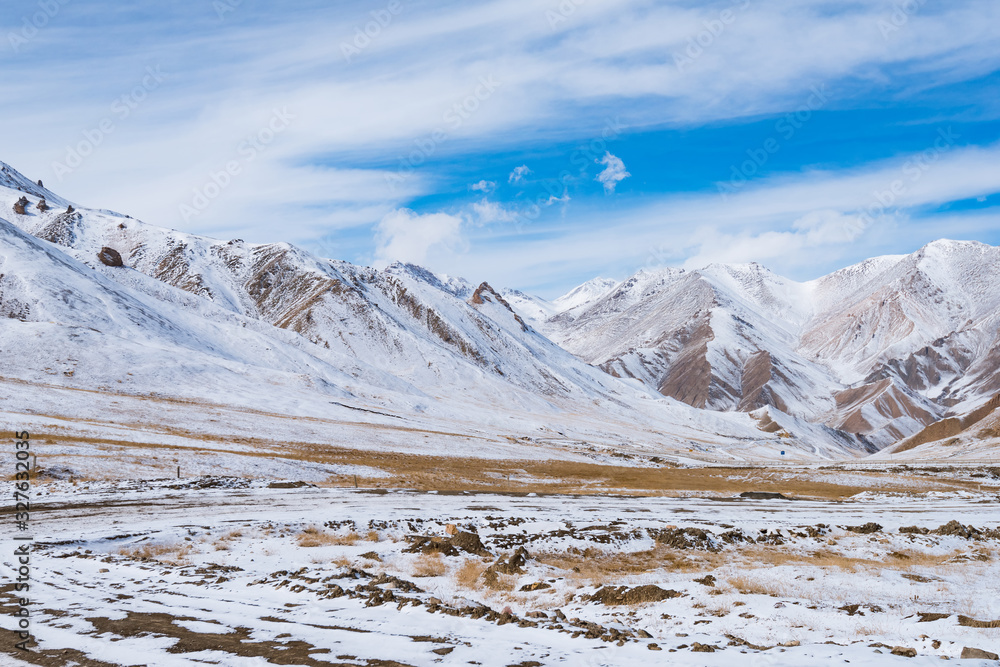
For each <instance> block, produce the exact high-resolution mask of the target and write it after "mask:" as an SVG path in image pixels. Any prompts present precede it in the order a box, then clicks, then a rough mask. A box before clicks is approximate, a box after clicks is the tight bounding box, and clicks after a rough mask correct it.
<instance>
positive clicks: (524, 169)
mask: <svg viewBox="0 0 1000 667" xmlns="http://www.w3.org/2000/svg"><path fill="white" fill-rule="evenodd" d="M530 173H531V170H530V169H528V165H526V164H522V165H521V166H520V167H514V171H512V172H510V176H508V177H507V181H508V182H509V183H520V182H521V181H523V180H524V177H525V176H527V175H528V174H530Z"/></svg>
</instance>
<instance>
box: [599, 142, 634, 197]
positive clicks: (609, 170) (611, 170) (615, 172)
mask: <svg viewBox="0 0 1000 667" xmlns="http://www.w3.org/2000/svg"><path fill="white" fill-rule="evenodd" d="M595 162H597V163H598V164H603V165H604V171H602V172H601V173H599V174H598V175H597V178H595V179H594V180H595V181H599V182H600V183H601V184H602V185H604V191H605V192H607V193H609V194H610V193H612V192H614V191H615V186H616V185H618V184H619V183H621V182H622V181H624V180H625V179H626V178H628V177H629V176H631V175H632V174H630V173H628V172H627V171H625V163H624V162H622V160H621V158H619V157H617V156H615V155H612V154H611V151H607V152H605V153H604V157H602V158H601V159H600V160H595Z"/></svg>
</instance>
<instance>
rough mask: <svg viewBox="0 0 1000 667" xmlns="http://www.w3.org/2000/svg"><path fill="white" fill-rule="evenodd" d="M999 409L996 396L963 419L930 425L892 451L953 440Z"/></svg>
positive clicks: (999, 396) (999, 399)
mask: <svg viewBox="0 0 1000 667" xmlns="http://www.w3.org/2000/svg"><path fill="white" fill-rule="evenodd" d="M997 408H1000V394H997V395H995V396H994V397H993V398H991V399H990V400H988V401H987V402H986V403H985V404H983V405H981V406H980V407H978V408H976V409H975V410H973V411H972V412H970V413H968V414H967V415H964V416H962V417H947V418H945V419H941V420H938V421H936V422H934V423H933V424H930V425H929V426H927V427H925V428H924V430H922V431H920V432H919V433H917V434H916V435H913V436H910V437H909V438H907V439H906V440H904V441H903V442H902V443H900V444H899V445H897V446H896V447H895V448H893V450H892V451H893V452H905V451H907V450H909V449H913V448H914V447H917V446H919V445H923V444H925V443H928V442H934V441H936V440H944V439H946V438H953V437H955V436H957V435H958V434H960V433H961V432H962V431H965V430H966V429H969V428H972V427H973V426H975V425H976V424H978V423H979V422H981V421H983V420H984V419H986V417H988V416H990V415H991V414H993V412H994V411H995V410H996V409H997Z"/></svg>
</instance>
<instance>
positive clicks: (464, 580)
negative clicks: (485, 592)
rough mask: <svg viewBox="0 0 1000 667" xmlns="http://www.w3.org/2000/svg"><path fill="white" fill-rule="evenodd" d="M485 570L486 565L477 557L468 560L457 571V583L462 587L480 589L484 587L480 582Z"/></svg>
mask: <svg viewBox="0 0 1000 667" xmlns="http://www.w3.org/2000/svg"><path fill="white" fill-rule="evenodd" d="M485 571H486V565H484V564H483V563H482V561H479V560H476V559H471V560H467V561H465V562H464V563H462V565H461V567H459V568H458V569H457V570H456V571H455V583H456V584H457V585H458V586H459V587H460V588H465V589H468V590H478V589H479V588H481V587H482V586H481V585H480V583H479V578H480V577H481V576H483V572H485Z"/></svg>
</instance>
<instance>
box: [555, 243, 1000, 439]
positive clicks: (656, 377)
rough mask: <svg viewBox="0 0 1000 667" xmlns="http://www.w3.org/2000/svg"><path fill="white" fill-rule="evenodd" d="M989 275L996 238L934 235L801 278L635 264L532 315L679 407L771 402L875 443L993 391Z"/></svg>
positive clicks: (993, 280)
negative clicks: (912, 248) (567, 306)
mask: <svg viewBox="0 0 1000 667" xmlns="http://www.w3.org/2000/svg"><path fill="white" fill-rule="evenodd" d="M998 284H1000V248H995V247H992V246H988V245H984V244H982V243H978V242H962V241H948V240H941V241H936V242H934V243H931V244H929V245H927V246H925V247H924V248H921V249H920V250H918V251H917V252H914V253H913V254H911V255H901V256H887V257H876V258H873V259H870V260H867V261H864V262H862V263H860V264H857V265H855V266H851V267H848V268H845V269H842V270H840V271H837V272H835V273H832V274H830V275H828V276H825V277H822V278H819V279H817V280H814V281H810V282H806V283H798V282H795V281H791V280H788V279H785V278H782V277H780V276H777V275H775V274H774V273H772V272H770V271H769V270H767V269H766V268H764V267H762V266H760V265H758V264H747V265H711V266H708V267H706V268H704V269H700V270H695V271H685V270H680V269H669V268H668V269H657V270H643V271H640V272H639V273H637V274H635V275H634V276H632V277H630V278H629V279H628V280H625V281H624V282H622V283H621V284H620V285H617V286H616V287H615V288H614V289H612V290H611V291H610V292H608V293H607V294H605V295H603V296H601V297H600V298H598V299H596V300H594V301H592V302H589V303H587V304H586V305H585V306H584V307H582V308H580V309H578V310H576V311H575V312H574V313H573V316H572V317H566V316H563V315H561V314H559V313H556V314H554V315H551V316H549V318H548V319H547V320H546V321H545V323H544V324H543V325H542V326H544V327H545V330H546V331H547V332H548V333H549V335H550V337H551V338H552V339H553V340H555V341H557V342H559V343H560V344H562V345H563V346H564V347H565V348H566V349H568V350H569V351H571V352H573V353H574V354H576V355H577V356H579V357H580V358H582V359H584V360H585V361H588V362H590V363H593V364H595V365H598V366H600V367H601V368H603V369H605V370H606V371H607V372H608V373H610V374H612V375H615V376H618V377H631V378H637V379H639V380H641V381H642V382H643V383H644V384H646V385H647V386H649V387H652V388H655V389H656V390H657V391H659V392H660V393H662V394H664V395H666V396H672V397H674V398H676V399H678V400H680V401H682V402H685V403H687V404H689V405H692V406H696V407H705V408H709V409H713V410H721V411H729V410H739V411H753V410H757V409H760V408H761V407H764V406H773V407H774V408H777V409H778V410H781V411H784V412H787V413H790V414H792V415H795V416H798V417H800V418H803V419H806V420H809V421H812V422H815V423H820V424H825V425H828V426H830V427H832V428H836V429H838V430H843V431H847V432H850V433H856V434H861V435H864V436H865V437H867V438H868V439H869V440H871V441H872V442H873V443H875V444H877V445H879V446H885V445H888V444H891V443H894V442H896V441H898V440H900V439H901V438H905V437H907V436H910V435H912V434H914V433H917V432H918V431H920V430H921V429H922V428H923V427H925V426H926V425H928V424H931V423H933V422H935V421H937V420H938V419H941V418H942V417H945V416H947V415H950V414H961V413H963V412H966V411H969V410H972V409H974V408H975V407H977V406H978V405H981V404H982V403H984V402H986V401H988V400H989V399H990V398H991V397H992V396H993V395H994V394H996V393H997V392H998V391H1000V373H998V372H997V371H998V367H1000V336H998V325H1000V291H998V290H997V289H996V285H998ZM578 289H579V288H578ZM576 292H577V290H574V292H570V294H569V295H567V297H565V298H569V297H570V296H571V295H573V294H574V293H576Z"/></svg>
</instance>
